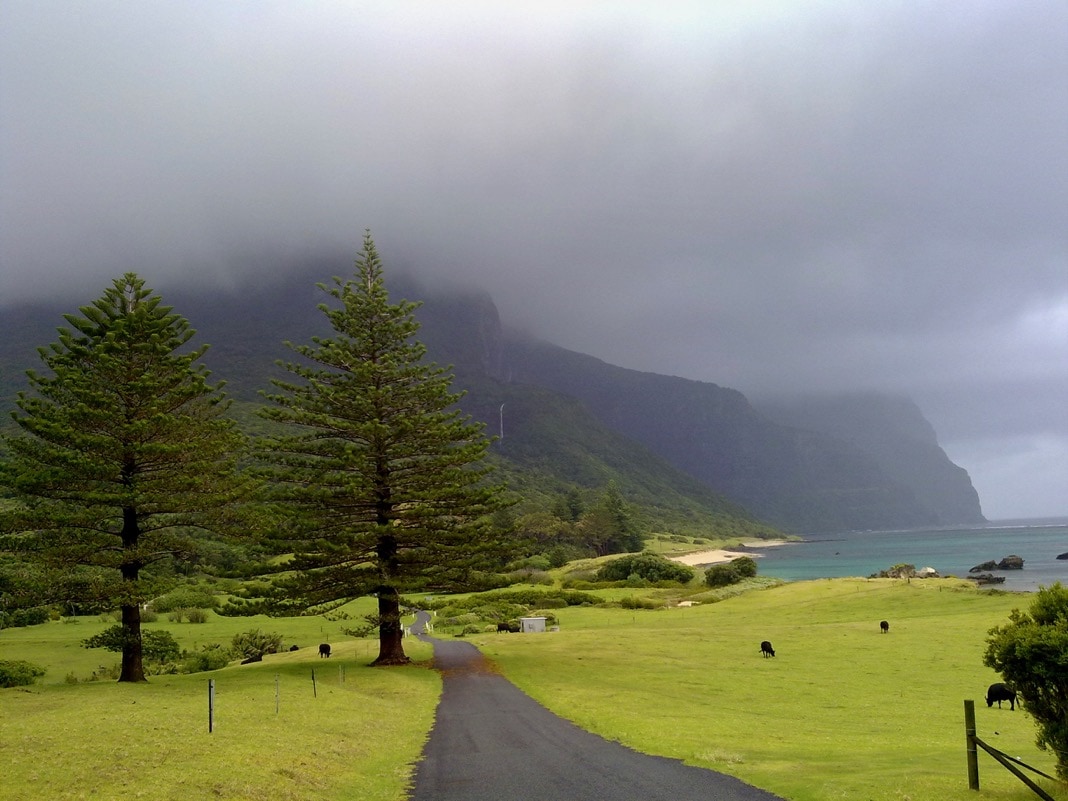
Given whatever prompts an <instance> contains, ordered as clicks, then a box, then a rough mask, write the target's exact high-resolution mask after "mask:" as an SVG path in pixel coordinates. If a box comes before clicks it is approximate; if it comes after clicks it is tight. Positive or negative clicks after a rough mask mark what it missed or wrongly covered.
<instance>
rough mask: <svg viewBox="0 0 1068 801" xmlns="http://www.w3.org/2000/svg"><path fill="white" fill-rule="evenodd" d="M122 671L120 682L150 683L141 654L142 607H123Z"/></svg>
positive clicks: (135, 605)
mask: <svg viewBox="0 0 1068 801" xmlns="http://www.w3.org/2000/svg"><path fill="white" fill-rule="evenodd" d="M122 634H123V639H122V670H121V672H120V673H119V681H148V679H146V678H145V666H144V662H143V661H142V654H141V607H139V606H138V605H137V604H133V605H132V606H123V607H122Z"/></svg>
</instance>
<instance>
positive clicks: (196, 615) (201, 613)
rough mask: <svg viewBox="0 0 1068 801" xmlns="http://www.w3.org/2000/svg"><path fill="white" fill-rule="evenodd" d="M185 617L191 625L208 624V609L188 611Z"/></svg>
mask: <svg viewBox="0 0 1068 801" xmlns="http://www.w3.org/2000/svg"><path fill="white" fill-rule="evenodd" d="M185 617H186V620H188V621H189V622H190V623H207V622H208V610H207V609H197V608H195V607H194V608H192V609H186V610H185Z"/></svg>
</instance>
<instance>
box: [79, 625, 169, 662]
mask: <svg viewBox="0 0 1068 801" xmlns="http://www.w3.org/2000/svg"><path fill="white" fill-rule="evenodd" d="M126 636H127V635H126V629H124V628H123V627H122V626H112V627H111V628H107V629H104V630H103V631H102V632H100V633H99V634H94V635H93V636H92V637H90V638H88V639H86V640H82V646H83V647H85V648H104V649H106V650H108V651H116V652H121V651H122V649H123V646H124V644H125V643H126ZM179 654H181V649H180V648H179V647H178V641H177V640H175V639H174V635H173V634H171V633H170V632H169V631H142V632H141V657H142V658H143V659H144V660H145V661H146V662H156V663H163V662H173V661H174V660H176V659H177V658H178V656H179Z"/></svg>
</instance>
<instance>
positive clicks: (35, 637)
mask: <svg viewBox="0 0 1068 801" xmlns="http://www.w3.org/2000/svg"><path fill="white" fill-rule="evenodd" d="M363 611H367V610H363ZM108 625H111V622H110V621H109V622H101V621H98V620H96V619H89V618H82V619H79V622H77V623H59V622H56V623H47V624H44V625H40V626H31V627H28V628H22V629H6V630H4V631H0V659H26V660H29V661H31V662H37V663H38V664H42V665H45V666H46V667H47V668H48V673H47V674H46V676H45V677H44V679H43V681H42V682H40V683H38V684H36V685H34V686H33V687H26V688H11V689H5V690H0V764H2V765H3V769H2V770H3V779H2V781H0V798H2V799H12V800H13V799H27V798H49V799H53V798H54V799H84V798H101V799H145V801H162V800H163V799H174V801H188V799H201V798H215V799H234V800H235V801H236V800H237V799H242V800H244V799H263V800H264V801H266V800H267V799H271V800H273V799H293V800H294V801H297V800H298V799H299V800H300V801H305V800H306V799H309V798H315V799H338V800H339V801H340V799H353V798H359V799H368V800H369V801H372V800H373V801H379V800H381V801H398V799H401V798H403V797H404V794H405V787H406V786H407V782H408V780H409V778H410V772H411V766H412V764H413V763H414V762H415V760H416V759H418V756H419V753H420V751H421V750H422V746H423V743H424V742H425V739H426V735H427V732H428V731H429V729H430V726H431V723H432V722H433V714H434V708H435V706H436V703H437V699H438V696H439V695H440V689H441V682H440V678H439V676H438V674H437V673H436V672H435V671H433V670H430V669H429V667H428V660H429V659H430V656H431V651H430V648H429V646H426V645H423V644H422V643H419V642H418V641H416V640H408V641H407V642H406V643H405V649H406V651H407V652H408V654H409V656H412V657H413V659H416V660H421V663H417V664H416V665H414V666H411V667H404V668H386V669H377V668H369V667H367V664H368V663H369V662H370V661H371V660H372V659H373V658H374V656H375V655H376V654H377V644H376V643H375V642H374V641H371V640H353V639H352V638H351V637H345V636H344V635H342V634H340V627H341V625H342V624H341V623H331V622H329V621H326V620H323V619H322V618H318V617H304V618H284V619H269V618H251V619H250V618H218V617H216V616H214V615H213V616H211V619H210V620H209V622H208V623H204V624H190V623H184V624H173V623H157V624H151V625H150V626H148V627H149V628H165V629H167V630H169V631H171V632H172V633H173V634H174V635H175V636H176V637H177V638H178V640H179V642H180V643H181V644H182V646H183V647H185V648H189V647H191V646H192V645H193V644H194V643H200V644H203V643H204V642H208V641H217V642H229V639H230V638H231V637H232V636H233V634H235V633H237V632H241V631H247V630H249V629H250V628H257V627H258V628H261V629H262V630H264V631H271V632H280V633H283V634H285V636H286V642H287V644H288V643H296V644H299V645H302V646H303V647H302V649H301V650H299V651H296V652H292V653H289V652H287V653H283V654H278V655H273V656H268V657H266V658H265V659H264V661H263V662H261V663H257V664H252V665H245V666H233V667H229V668H225V669H223V670H218V671H213V672H210V673H198V674H192V675H182V676H151V677H150V678H149V682H148V683H147V684H136V685H130V684H118V683H116V682H114V681H110V680H108V681H93V682H90V681H79V682H78V683H76V684H68V683H66V680H65V678H66V676H67V674H68V673H71V672H73V673H74V674H75V677H76V678H85V677H87V676H88V675H89V674H91V673H92V671H93V670H94V669H95V668H96V667H98V666H101V665H107V664H109V663H112V662H115V661H116V660H117V655H116V654H112V653H108V652H106V651H101V650H97V649H94V650H86V649H84V648H82V647H81V646H80V645H79V642H80V640H82V639H84V638H85V637H88V636H90V635H91V634H94V633H96V632H97V631H99V630H101V629H103V628H105V627H106V626H108ZM320 642H331V643H332V644H333V656H332V657H331V658H330V659H329V660H327V659H320V658H319V657H318V644H319V643H320ZM313 670H314V671H315V685H314V688H313V684H312V671H313ZM209 679H213V680H214V682H215V718H214V731H213V732H212V733H210V734H209V733H208V692H207V691H208V680H209ZM276 689H277V695H276Z"/></svg>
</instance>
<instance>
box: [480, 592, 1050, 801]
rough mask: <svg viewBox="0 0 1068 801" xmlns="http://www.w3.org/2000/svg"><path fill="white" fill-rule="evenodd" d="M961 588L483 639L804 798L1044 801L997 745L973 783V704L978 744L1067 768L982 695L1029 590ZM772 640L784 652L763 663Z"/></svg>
mask: <svg viewBox="0 0 1068 801" xmlns="http://www.w3.org/2000/svg"><path fill="white" fill-rule="evenodd" d="M962 585H964V582H960V583H959V584H958V583H957V582H954V581H952V580H944V581H943V580H938V581H913V582H911V583H906V582H902V581H893V580H864V579H855V580H853V579H838V580H830V581H813V582H799V583H794V584H787V585H784V586H780V587H776V588H772V589H767V590H762V591H756V592H751V593H747V594H745V595H742V596H739V597H735V598H732V599H730V600H728V601H724V602H721V603H718V604H710V605H704V606H698V607H693V608H674V609H664V610H655V611H650V610H637V611H623V610H612V611H608V610H602V609H594V608H583V609H573V608H572V609H564V610H559V613H558V616H559V618H560V622H561V631H560V632H558V633H549V634H545V635H527V636H522V637H516V636H498V635H489V636H483V637H478V638H475V642H476V643H477V644H479V645H480V646H481V647H482V648H483V651H484V652H485V653H486V654H487V655H488V656H489V657H491V658H492V659H493V660H494V661H495V662H496V664H497V665H498V666H499V667H500V669H501V670H502V672H503V673H504V675H506V676H507V677H508V678H509V679H511V680H512V681H513V682H514V683H516V684H517V685H518V686H520V687H521V688H522V689H523V690H525V691H526V692H527V693H529V694H530V695H532V696H533V697H534V698H536V699H537V700H539V701H540V702H542V703H543V704H545V705H546V706H548V707H549V708H550V709H552V710H554V711H555V712H557V713H558V714H560V715H562V716H564V717H566V718H569V719H571V720H573V721H575V722H576V723H578V724H579V725H580V726H582V727H583V728H585V729H588V730H590V731H594V732H597V733H599V734H601V735H603V736H604V737H606V738H608V739H612V740H618V741H620V742H622V743H624V744H626V745H629V746H632V747H634V748H635V749H637V750H639V751H644V752H647V753H652V754H658V755H663V756H669V757H676V758H679V759H683V760H685V761H686V762H688V763H691V764H694V765H700V766H704V767H709V768H714V769H716V770H721V771H724V772H727V773H730V774H733V775H735V776H738V777H739V778H741V779H743V780H745V781H748V782H750V783H752V784H755V785H757V786H760V787H763V788H765V789H768V790H771V791H772V792H775V793H777V794H779V795H782V796H784V797H786V798H789V799H793V800H794V801H828V800H829V799H851V800H855V799H871V800H872V801H891V800H892V801H908V800H911V801H921V800H928V799H929V800H930V801H955V800H956V799H960V801H966V799H973V800H974V799H1003V800H1004V801H1008V800H1009V799H1013V800H1014V801H1015V800H1016V799H1019V801H1024V799H1029V798H1032V799H1033V798H1036V797H1037V796H1035V795H1034V794H1033V793H1032V792H1031V791H1030V790H1029V789H1028V788H1026V787H1025V786H1024V785H1023V784H1022V783H1021V782H1020V781H1019V780H1018V779H1016V778H1015V777H1013V776H1012V775H1011V774H1009V773H1008V772H1007V771H1006V770H1005V769H1004V768H1002V767H1000V766H999V765H997V764H996V763H995V762H994V761H993V760H992V759H991V758H990V757H988V756H987V755H985V754H981V755H980V783H981V790H980V792H979V793H976V792H974V791H970V790H968V784H967V773H966V753H965V734H964V703H963V702H964V699H966V698H971V699H975V701H976V717H977V727H978V734H979V736H980V737H982V738H983V739H984V740H986V741H987V742H989V743H991V744H992V745H994V746H995V747H999V748H1001V749H1002V750H1004V751H1006V752H1007V753H1009V754H1012V755H1014V756H1020V757H1021V758H1023V759H1024V761H1025V762H1027V763H1028V764H1031V765H1033V766H1035V767H1037V768H1039V769H1041V770H1043V771H1044V772H1046V773H1049V774H1050V775H1054V774H1055V771H1054V769H1053V765H1054V760H1053V758H1052V757H1051V755H1049V754H1047V753H1045V752H1041V751H1039V750H1038V749H1037V748H1036V746H1035V745H1034V739H1035V729H1034V725H1033V721H1032V720H1031V718H1030V717H1029V716H1028V715H1027V714H1026V713H1024V712H1020V711H1017V712H1010V711H1009V709H1008V706H1006V707H1005V708H1004V709H998V708H997V706H996V705H995V706H994V708H992V709H988V708H987V707H986V704H985V702H984V700H983V698H984V694H985V691H986V687H987V685H989V684H990V683H991V682H993V681H997V680H998V676H997V675H996V674H995V673H993V672H992V671H990V670H989V669H987V668H985V667H984V666H983V664H982V651H983V648H984V642H985V637H986V633H987V631H988V629H989V628H990V627H991V626H994V625H997V624H999V623H1002V622H1004V621H1005V620H1006V618H1007V615H1008V613H1009V611H1010V609H1012V608H1013V607H1014V606H1021V605H1026V603H1027V597H1026V596H1023V597H1021V596H1019V595H1012V594H1002V593H997V594H990V593H981V592H978V591H976V590H975V589H973V588H971V587H970V586H962ZM882 619H886V620H889V621H890V624H891V628H890V632H889V633H888V634H885V635H884V634H881V633H880V630H879V621H880V620H882ZM764 639H768V640H771V642H772V643H773V644H774V646H775V648H776V652H777V656H776V657H775V658H774V659H763V658H761V655H760V651H759V643H760V641H761V640H764ZM1036 778H1037V777H1036ZM1040 783H1041V784H1042V785H1043V786H1044V787H1046V788H1047V790H1048V791H1049V792H1051V793H1052V794H1053V795H1054V797H1056V798H1058V799H1068V792H1066V791H1065V788H1064V787H1063V785H1059V784H1057V783H1053V782H1048V781H1047V780H1044V779H1043V780H1041V782H1040Z"/></svg>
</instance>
